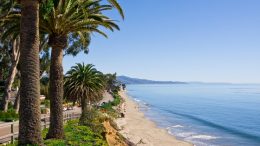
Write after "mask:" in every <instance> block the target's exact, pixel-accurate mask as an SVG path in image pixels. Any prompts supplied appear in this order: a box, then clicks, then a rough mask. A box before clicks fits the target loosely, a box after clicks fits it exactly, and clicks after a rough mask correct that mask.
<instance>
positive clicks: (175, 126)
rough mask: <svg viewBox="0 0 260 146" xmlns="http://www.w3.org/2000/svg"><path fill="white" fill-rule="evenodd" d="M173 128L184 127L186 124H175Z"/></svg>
mask: <svg viewBox="0 0 260 146" xmlns="http://www.w3.org/2000/svg"><path fill="white" fill-rule="evenodd" d="M171 127H172V128H183V127H184V126H182V125H174V126H171Z"/></svg>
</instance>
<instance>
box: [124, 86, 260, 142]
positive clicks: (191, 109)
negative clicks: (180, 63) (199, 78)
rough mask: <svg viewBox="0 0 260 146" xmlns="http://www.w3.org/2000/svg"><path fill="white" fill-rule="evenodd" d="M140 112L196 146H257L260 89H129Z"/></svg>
mask: <svg viewBox="0 0 260 146" xmlns="http://www.w3.org/2000/svg"><path fill="white" fill-rule="evenodd" d="M127 91H128V92H127V93H128V95H130V97H131V98H133V99H134V100H135V101H137V102H138V103H139V104H140V110H141V111H143V112H144V113H145V116H146V117H147V118H148V119H150V120H152V121H154V122H155V123H156V124H157V126H159V127H161V128H164V129H166V130H167V131H168V132H169V134H172V135H174V136H175V137H176V138H178V139H180V140H184V141H188V142H192V143H193V144H195V145H196V146H260V85H248V84H247V85H242V84H171V85H128V86H127Z"/></svg>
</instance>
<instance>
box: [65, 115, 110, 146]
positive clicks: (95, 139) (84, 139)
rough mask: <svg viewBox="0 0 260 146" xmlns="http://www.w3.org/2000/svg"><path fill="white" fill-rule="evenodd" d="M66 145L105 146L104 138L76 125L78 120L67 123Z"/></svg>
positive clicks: (87, 128) (89, 129)
mask: <svg viewBox="0 0 260 146" xmlns="http://www.w3.org/2000/svg"><path fill="white" fill-rule="evenodd" d="M65 136H66V144H67V145H71V146H75V145H81V146H107V142H106V141H105V139H104V137H103V136H102V135H101V134H99V133H96V132H93V131H92V130H91V128H90V127H87V126H80V125H78V120H74V121H69V122H68V123H67V125H66V126H65Z"/></svg>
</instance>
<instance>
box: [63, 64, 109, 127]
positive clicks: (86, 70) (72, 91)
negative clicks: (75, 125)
mask: <svg viewBox="0 0 260 146" xmlns="http://www.w3.org/2000/svg"><path fill="white" fill-rule="evenodd" d="M64 87H65V94H66V95H67V96H69V97H73V98H77V99H79V100H80V101H81V107H82V114H81V117H80V123H81V124H83V123H84V122H85V121H86V118H87V114H88V111H89V109H90V108H91V103H93V102H95V101H97V100H98V99H99V98H100V97H101V95H102V94H101V93H103V91H104V90H105V86H104V81H103V74H102V73H101V72H99V71H97V70H96V69H95V68H94V66H93V65H92V64H87V65H85V64H84V63H83V64H77V65H76V66H73V67H72V68H71V69H70V70H69V71H68V72H67V74H66V76H65V83H64Z"/></svg>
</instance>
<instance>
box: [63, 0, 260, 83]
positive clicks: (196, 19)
mask: <svg viewBox="0 0 260 146" xmlns="http://www.w3.org/2000/svg"><path fill="white" fill-rule="evenodd" d="M119 2H120V3H121V5H122V7H123V8H124V10H125V15H126V18H125V20H124V21H122V20H120V17H119V16H118V15H117V14H116V13H110V14H109V15H110V16H111V17H112V18H114V19H117V20H120V23H119V25H120V27H121V31H116V32H114V33H110V32H108V34H109V39H106V38H103V37H101V36H99V35H98V34H94V35H93V38H92V43H91V46H90V52H89V54H88V55H85V54H80V55H78V56H77V57H65V59H64V70H65V71H67V70H68V69H69V68H70V67H71V66H73V65H75V63H81V62H85V63H92V64H94V65H95V66H96V68H97V69H99V70H101V71H103V72H106V73H108V72H117V73H118V75H127V76H132V77H139V78H147V79H154V80H174V81H176V80H177V81H204V82H233V83H260V8H259V6H260V0H162V1H158V0H119Z"/></svg>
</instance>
